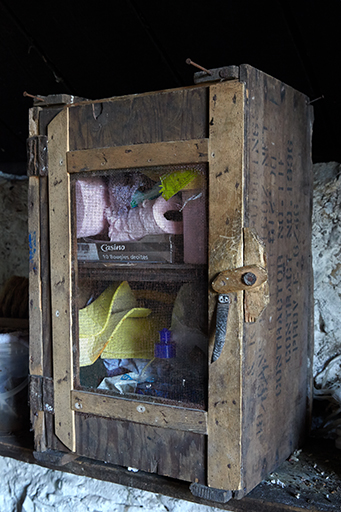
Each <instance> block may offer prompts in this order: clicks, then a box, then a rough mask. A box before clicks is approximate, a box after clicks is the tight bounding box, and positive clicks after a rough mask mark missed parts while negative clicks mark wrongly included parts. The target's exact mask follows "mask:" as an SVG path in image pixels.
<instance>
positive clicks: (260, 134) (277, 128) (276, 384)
mask: <svg viewBox="0 0 341 512" xmlns="http://www.w3.org/2000/svg"><path fill="white" fill-rule="evenodd" d="M241 79H242V80H243V81H244V82H245V83H246V97H247V109H246V133H247V138H246V140H247V147H246V167H245V169H246V171H247V172H246V190H247V197H246V201H245V226H246V227H249V228H251V229H253V230H255V232H256V233H257V234H258V236H259V237H260V238H261V240H262V241H263V243H264V244H265V247H266V253H267V265H268V284H269V289H270V303H269V305H268V306H267V307H266V309H265V310H264V312H263V313H262V315H261V316H260V318H259V319H258V320H257V321H256V322H255V323H248V324H245V326H244V333H245V338H244V343H245V345H244V353H245V370H244V373H245V380H244V383H243V410H244V417H243V432H244V436H243V447H242V450H243V481H244V488H245V492H248V491H250V490H251V489H252V487H254V486H255V485H257V484H258V482H259V481H260V480H261V479H262V478H264V477H265V476H266V475H267V474H268V473H269V472H271V471H273V470H274V468H276V466H277V465H278V464H280V463H281V462H282V461H283V460H284V459H286V458H287V457H288V456H289V455H290V453H292V451H293V450H294V449H295V448H297V447H298V445H299V444H300V443H301V442H302V438H303V435H304V432H305V426H306V407H307V389H306V387H307V382H309V381H310V378H309V372H310V370H309V366H310V367H311V365H309V363H308V361H309V357H310V355H309V351H308V349H307V346H308V345H309V337H310V336H311V334H310V329H311V325H310V320H311V315H312V305H311V301H312V292H311V283H312V274H311V247H310V244H311V194H312V172H311V156H310V149H311V128H312V126H311V125H312V118H311V107H309V105H308V102H307V98H306V97H305V96H304V95H302V94H301V93H299V92H297V91H295V90H293V89H292V88H291V87H288V86H286V85H285V84H283V83H281V82H280V81H278V80H275V79H274V78H272V77H269V76H268V75H266V74H264V73H261V72H260V71H258V70H255V69H254V68H251V67H250V66H241ZM246 256H247V255H246ZM247 261H248V262H249V261H250V260H249V259H248V260H246V261H244V263H245V262H247ZM307 363H308V364H307ZM309 400H310V398H308V401H309Z"/></svg>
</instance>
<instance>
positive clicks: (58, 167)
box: [48, 109, 76, 451]
mask: <svg viewBox="0 0 341 512" xmlns="http://www.w3.org/2000/svg"><path fill="white" fill-rule="evenodd" d="M68 127H69V111H68V109H65V110H63V111H62V112H61V113H60V114H59V115H58V116H57V117H55V118H54V119H53V121H52V122H51V123H50V125H49V129H48V139H49V201H50V212H49V213H50V257H51V294H52V307H51V310H52V335H53V377H54V408H55V432H56V435H57V436H58V438H59V439H60V440H61V441H62V443H63V444H64V445H65V446H66V447H67V448H69V449H70V450H71V451H75V447H76V440H75V421H74V412H73V411H72V410H71V408H70V391H71V389H72V387H73V361H72V353H73V350H72V307H71V270H70V269H71V261H70V258H71V256H70V255H71V251H70V237H71V235H70V205H69V189H70V183H69V176H68V174H67V171H66V152H67V151H68V149H69V142H68Z"/></svg>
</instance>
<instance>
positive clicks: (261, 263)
mask: <svg viewBox="0 0 341 512" xmlns="http://www.w3.org/2000/svg"><path fill="white" fill-rule="evenodd" d="M243 234H244V261H245V263H246V265H244V266H243V267H239V268H234V269H229V270H223V271H222V272H220V273H219V274H218V276H217V277H216V278H215V279H214V281H213V282H212V289H213V290H214V291H215V292H217V293H218V294H219V295H218V304H217V320H216V333H215V340H214V347H213V354H212V363H213V362H214V361H216V360H217V359H218V358H219V356H220V354H221V351H222V349H223V346H224V343H225V338H226V330H227V319H228V313H229V308H230V304H231V297H230V296H229V294H230V293H233V292H239V291H244V321H245V322H255V321H256V320H257V318H259V316H260V315H261V314H262V312H263V311H264V309H265V308H266V306H267V305H268V303H269V300H270V297H269V285H268V272H267V262H266V253H265V247H264V244H263V243H262V241H261V240H260V238H259V237H258V236H257V234H256V233H255V232H254V231H253V230H251V229H249V228H244V230H243ZM250 260H251V261H252V260H253V261H254V262H255V263H253V264H247V263H249V262H250Z"/></svg>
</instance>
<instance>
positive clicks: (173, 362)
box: [72, 164, 208, 408]
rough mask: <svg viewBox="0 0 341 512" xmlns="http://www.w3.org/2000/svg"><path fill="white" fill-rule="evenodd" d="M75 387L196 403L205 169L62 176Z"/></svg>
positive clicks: (202, 395) (201, 349)
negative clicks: (70, 251)
mask: <svg viewBox="0 0 341 512" xmlns="http://www.w3.org/2000/svg"><path fill="white" fill-rule="evenodd" d="M72 223H73V227H72V230H73V240H74V256H73V258H74V261H73V268H74V269H75V280H74V294H73V296H74V298H75V300H74V310H75V318H76V319H77V320H78V322H75V326H74V336H75V346H76V347H78V350H76V351H75V352H76V353H77V354H78V362H77V368H76V374H77V375H78V385H79V386H80V387H82V388H85V389H89V388H90V389H96V390H97V391H98V392H104V393H110V394H114V395H120V396H126V397H133V398H135V399H136V398H138V397H140V398H141V399H142V400H144V399H147V397H151V398H149V399H152V400H153V401H163V402H165V401H166V402H167V401H169V400H170V401H172V402H174V401H176V402H180V403H181V405H186V404H187V405H189V406H195V407H202V408H204V407H206V390H207V343H208V340H207V205H206V167H205V165H203V164H200V165H197V164H196V165H186V166H184V165H183V166H169V167H164V166H163V167H158V168H156V167H153V168H148V169H146V168H144V169H129V170H128V171H126V170H122V171H121V170H114V171H108V172H106V173H91V174H90V173H87V174H86V175H77V176H74V177H73V179H72Z"/></svg>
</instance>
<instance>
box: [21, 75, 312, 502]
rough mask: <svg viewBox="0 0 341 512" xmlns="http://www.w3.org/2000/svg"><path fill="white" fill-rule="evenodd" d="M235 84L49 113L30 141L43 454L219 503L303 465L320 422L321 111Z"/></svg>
mask: <svg viewBox="0 0 341 512" xmlns="http://www.w3.org/2000/svg"><path fill="white" fill-rule="evenodd" d="M224 69H225V68H224ZM226 69H227V71H228V68H226ZM226 69H225V71H226ZM224 73H225V75H224ZM215 74H219V70H218V71H215ZM215 74H214V75H213V76H214V77H215ZM228 74H229V73H226V72H223V73H221V71H220V77H221V76H228ZM232 75H233V78H232V79H229V80H223V79H219V80H215V81H214V80H213V81H205V79H202V80H201V81H200V78H201V74H198V75H197V77H198V81H199V83H197V84H196V85H194V86H192V87H187V88H183V89H175V90H166V91H160V92H152V93H148V94H140V95H131V96H124V97H114V98H109V99H103V100H96V101H81V100H80V101H78V100H73V99H72V98H69V99H67V100H66V101H67V103H66V104H62V105H58V104H57V103H56V101H57V100H56V99H53V98H51V101H50V102H49V101H47V103H46V104H43V103H41V104H39V102H37V105H36V106H35V107H34V108H33V109H32V110H31V113H30V119H31V133H30V135H31V137H30V139H29V148H30V159H29V161H30V166H29V169H30V192H29V205H30V206H29V208H30V215H29V231H30V249H31V252H30V329H31V333H30V335H31V356H30V365H31V410H32V421H33V426H34V432H35V440H36V450H37V451H40V452H44V451H46V450H50V449H52V450H57V451H62V452H75V453H76V454H77V455H79V456H87V457H90V458H93V459H98V460H102V461H107V462H110V463H113V464H117V465H120V466H124V467H133V468H136V469H139V470H142V471H147V472H150V473H155V474H158V475H164V476H169V477H172V478H176V479H179V480H184V481H187V482H190V483H191V484H192V486H191V489H192V492H193V493H195V494H197V495H202V496H205V497H211V498H212V499H213V500H217V501H219V500H222V501H227V500H228V499H229V497H231V496H234V497H237V498H240V497H242V496H243V495H245V494H246V493H248V492H249V491H250V490H251V489H252V488H253V487H254V486H255V485H257V484H258V483H259V482H260V480H261V479H262V478H263V477H265V476H266V475H267V474H268V473H269V472H270V471H271V470H273V469H274V468H275V467H276V466H277V465H278V464H280V463H281V462H282V461H283V460H284V459H285V458H286V457H288V456H289V455H290V453H291V452H292V451H293V450H294V449H295V448H296V447H297V446H298V445H299V444H300V443H301V442H302V439H303V437H304V433H305V431H306V429H307V427H308V424H309V414H310V403H311V396H310V395H311V382H310V379H311V365H310V361H311V356H312V329H311V317H312V273H311V250H310V240H311V201H312V172H311V154H310V151H311V132H312V109H311V107H310V106H309V102H308V99H307V98H306V97H305V96H304V95H302V94H301V93H299V92H297V91H295V90H293V89H292V88H290V87H288V86H287V85H285V84H283V83H281V82H279V81H277V80H275V79H274V78H272V77H270V76H268V75H265V74H264V73H262V72H260V71H258V70H256V69H254V68H252V67H250V66H248V65H242V66H240V67H239V68H236V67H233V73H232ZM53 101H54V102H55V103H54V104H53ZM46 154H47V157H48V158H47V160H46ZM47 169H48V170H47ZM163 329H167V331H165V332H166V336H168V337H169V336H170V337H171V339H170V342H169V343H174V344H175V345H176V352H177V355H176V357H174V358H169V359H164V358H163V359H162V360H160V359H155V358H154V346H155V344H156V345H159V340H158V336H159V335H158V331H162V330H163ZM168 349H169V347H168ZM168 349H167V350H168ZM160 361H161V362H160ZM165 363H167V364H166V366H165ZM155 368H156V369H157V370H156V373H155ZM160 368H161V370H160ZM153 372H154V373H153ZM155 375H158V377H157V376H156V377H155ZM160 375H162V377H160ZM165 376H166V377H165ZM160 382H161V384H160ZM163 384H164V385H163ZM98 385H100V388H99V387H98Z"/></svg>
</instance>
